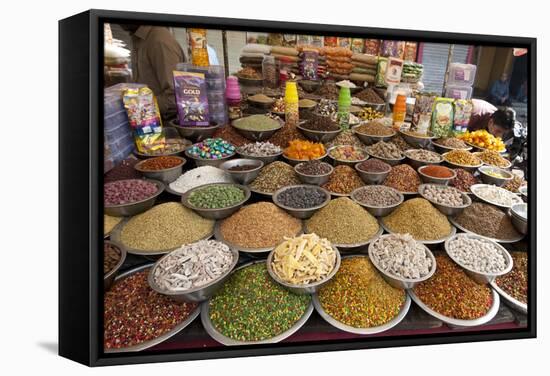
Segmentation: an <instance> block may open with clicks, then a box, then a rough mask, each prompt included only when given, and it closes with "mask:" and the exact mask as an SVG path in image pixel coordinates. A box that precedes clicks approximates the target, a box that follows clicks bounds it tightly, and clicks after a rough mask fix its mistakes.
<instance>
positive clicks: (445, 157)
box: [441, 153, 483, 172]
mask: <svg viewBox="0 0 550 376" xmlns="http://www.w3.org/2000/svg"><path fill="white" fill-rule="evenodd" d="M447 154H449V153H444V154H442V155H441V156H442V157H443V161H444V162H445V163H446V164H448V165H449V166H451V167H453V168H462V169H464V170H467V171H470V172H474V171H475V170H477V169H478V168H480V167H481V166H483V163H479V164H477V165H473V166H471V165H461V164H458V163H453V162H449V161H448V160H447Z"/></svg>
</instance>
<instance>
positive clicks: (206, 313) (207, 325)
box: [201, 260, 313, 346]
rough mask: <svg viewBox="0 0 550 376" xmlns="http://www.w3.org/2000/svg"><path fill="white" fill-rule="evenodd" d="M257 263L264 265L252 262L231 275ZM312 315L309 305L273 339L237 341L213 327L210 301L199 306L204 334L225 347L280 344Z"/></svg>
mask: <svg viewBox="0 0 550 376" xmlns="http://www.w3.org/2000/svg"><path fill="white" fill-rule="evenodd" d="M258 263H265V261H264V260H258V261H253V262H250V263H247V264H244V265H241V266H239V267H238V268H236V269H235V270H233V273H234V272H236V271H237V270H239V269H243V268H246V267H248V266H251V265H254V264H258ZM312 313H313V304H312V303H310V304H309V306H308V307H307V308H306V310H305V311H304V314H303V315H302V317H301V318H300V319H298V321H296V322H295V323H294V325H292V326H291V327H290V328H289V329H288V330H286V331H284V332H282V333H280V334H278V335H276V336H275V337H272V338H268V339H264V340H261V341H238V340H235V339H233V338H229V337H227V336H225V335H223V334H222V333H220V332H219V331H218V330H217V329H216V328H215V327H214V325H213V324H212V321H211V320H210V301H209V300H208V301H206V302H204V303H202V304H201V322H202V326H203V327H204V330H206V333H208V335H210V337H212V338H213V339H214V340H215V341H217V342H219V343H221V344H222V345H225V346H239V345H261V344H272V343H278V342H281V341H282V340H284V339H286V338H288V337H290V336H291V335H292V334H294V333H296V332H297V331H298V330H299V329H300V328H301V327H302V326H303V325H304V324H305V323H306V322H307V320H308V319H309V317H310V316H311V314H312Z"/></svg>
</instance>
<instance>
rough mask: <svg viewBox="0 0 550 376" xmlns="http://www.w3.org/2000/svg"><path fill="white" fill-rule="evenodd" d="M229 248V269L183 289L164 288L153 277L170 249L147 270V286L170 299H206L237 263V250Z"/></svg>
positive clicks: (181, 300)
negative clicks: (230, 256) (206, 280)
mask: <svg viewBox="0 0 550 376" xmlns="http://www.w3.org/2000/svg"><path fill="white" fill-rule="evenodd" d="M230 250H231V253H232V254H233V261H232V262H231V266H230V267H229V269H227V271H226V272H225V273H223V274H222V275H220V276H218V277H217V278H215V279H213V280H212V281H210V282H208V283H207V284H205V285H202V286H197V287H194V288H191V289H188V290H185V291H168V290H164V289H163V288H161V287H160V286H159V285H158V284H157V283H156V281H155V278H154V271H155V269H156V268H157V267H158V266H159V264H160V263H161V262H162V260H164V259H165V258H167V257H170V254H171V253H172V252H174V251H172V252H170V253H168V254H166V255H164V256H162V257H161V258H160V259H159V260H157V262H155V264H154V265H153V267H152V268H151V270H150V271H149V277H148V278H147V280H148V281H149V286H150V287H151V288H152V289H153V290H155V291H156V292H158V293H159V294H162V295H166V296H169V297H170V298H171V299H173V300H175V301H176V302H180V303H181V302H190V303H199V302H203V301H205V300H208V299H210V298H211V297H212V295H214V293H215V292H216V291H218V290H219V289H220V288H221V287H222V286H223V284H224V283H225V281H226V280H227V279H228V278H229V276H230V275H231V272H232V271H233V269H234V268H235V266H236V265H237V262H238V261H239V251H237V250H235V249H231V248H230Z"/></svg>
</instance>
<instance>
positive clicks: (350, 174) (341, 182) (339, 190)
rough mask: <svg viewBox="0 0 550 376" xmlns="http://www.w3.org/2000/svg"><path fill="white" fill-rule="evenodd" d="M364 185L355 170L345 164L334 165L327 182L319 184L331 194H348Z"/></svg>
mask: <svg viewBox="0 0 550 376" xmlns="http://www.w3.org/2000/svg"><path fill="white" fill-rule="evenodd" d="M363 185H365V183H364V182H363V180H361V178H360V177H359V174H358V173H357V171H355V170H354V169H353V168H352V167H350V166H346V165H338V166H336V167H334V171H333V172H332V174H331V175H330V177H329V179H328V182H326V183H325V184H323V185H321V187H323V188H325V189H326V190H327V191H329V192H330V193H331V194H332V195H333V196H349V195H350V194H351V192H353V191H354V190H355V189H357V188H359V187H361V186H363Z"/></svg>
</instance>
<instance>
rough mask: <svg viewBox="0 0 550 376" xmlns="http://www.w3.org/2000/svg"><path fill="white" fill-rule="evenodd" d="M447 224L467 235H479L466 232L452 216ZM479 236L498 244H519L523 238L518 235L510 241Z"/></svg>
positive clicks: (521, 235) (469, 231)
mask: <svg viewBox="0 0 550 376" xmlns="http://www.w3.org/2000/svg"><path fill="white" fill-rule="evenodd" d="M449 222H451V224H452V225H453V226H456V228H458V229H459V230H462V231H464V232H466V233H468V234H474V235H479V234H476V233H475V232H473V231H471V230H468V229H467V228H466V227H464V226H462V225H461V224H460V223H458V222H457V221H456V219H455V217H452V216H451V217H449ZM479 236H481V237H482V238H485V239H489V240H493V241H495V242H498V243H516V242H519V241H520V240H521V239H523V237H524V235H523V234H518V235H517V236H516V237H513V238H510V239H497V238H490V237H488V236H483V235H479Z"/></svg>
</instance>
